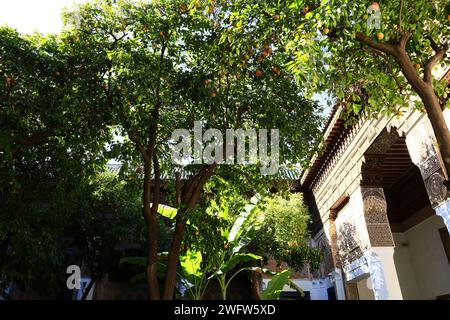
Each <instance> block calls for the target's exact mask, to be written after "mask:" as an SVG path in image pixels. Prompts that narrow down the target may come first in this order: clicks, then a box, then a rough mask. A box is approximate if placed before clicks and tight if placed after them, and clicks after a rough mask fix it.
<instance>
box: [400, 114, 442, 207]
mask: <svg viewBox="0 0 450 320" xmlns="http://www.w3.org/2000/svg"><path fill="white" fill-rule="evenodd" d="M406 144H407V145H408V150H409V154H410V156H411V159H412V161H413V162H414V163H415V164H416V165H417V166H418V167H419V169H420V173H421V175H422V178H423V180H424V183H425V187H426V189H427V193H428V197H429V199H430V203H431V205H432V207H433V208H437V207H439V206H440V205H441V204H443V203H444V202H446V201H447V199H449V198H450V193H449V192H448V190H447V189H446V188H445V186H444V184H443V181H444V180H445V178H444V173H443V171H442V168H441V164H440V161H439V158H438V153H437V151H436V147H435V145H436V144H435V139H434V136H433V131H432V128H431V125H430V123H429V120H428V119H426V118H424V119H423V120H422V121H421V122H420V123H418V124H417V125H416V127H415V128H414V129H412V130H411V131H410V132H409V134H408V135H407V137H406Z"/></svg>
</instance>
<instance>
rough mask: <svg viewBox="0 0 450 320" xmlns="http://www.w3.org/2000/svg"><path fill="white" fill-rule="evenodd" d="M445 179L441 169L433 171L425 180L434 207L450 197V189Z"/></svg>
mask: <svg viewBox="0 0 450 320" xmlns="http://www.w3.org/2000/svg"><path fill="white" fill-rule="evenodd" d="M444 180H445V179H444V176H443V174H442V170H441V169H439V170H438V171H437V172H435V173H433V174H432V175H431V176H430V177H428V178H427V179H426V180H425V187H426V189H427V192H428V197H429V198H430V202H431V205H432V206H433V208H436V207H438V206H439V205H440V204H442V203H444V202H445V200H446V199H447V198H448V197H449V194H448V190H447V188H446V187H445V185H444Z"/></svg>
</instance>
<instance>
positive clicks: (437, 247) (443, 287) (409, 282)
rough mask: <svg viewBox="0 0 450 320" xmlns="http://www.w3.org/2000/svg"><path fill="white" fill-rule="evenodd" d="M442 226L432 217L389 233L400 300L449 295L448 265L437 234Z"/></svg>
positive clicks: (442, 223) (437, 217)
mask: <svg viewBox="0 0 450 320" xmlns="http://www.w3.org/2000/svg"><path fill="white" fill-rule="evenodd" d="M442 227H445V225H444V222H443V220H442V218H441V217H439V216H437V215H432V216H431V217H429V218H428V219H426V220H424V221H422V222H421V223H419V224H417V225H415V226H414V227H412V228H410V229H409V230H407V231H406V232H404V233H394V234H393V236H394V241H395V254H394V260H395V265H396V268H397V274H398V277H399V281H400V285H401V289H402V294H403V297H404V299H436V296H440V295H444V294H450V266H449V263H448V260H447V257H446V255H445V251H444V247H443V245H442V240H441V237H440V234H439V229H440V228H442Z"/></svg>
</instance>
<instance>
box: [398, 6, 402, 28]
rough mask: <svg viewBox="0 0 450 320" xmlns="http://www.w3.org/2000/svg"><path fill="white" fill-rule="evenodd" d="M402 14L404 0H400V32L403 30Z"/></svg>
mask: <svg viewBox="0 0 450 320" xmlns="http://www.w3.org/2000/svg"><path fill="white" fill-rule="evenodd" d="M402 14H403V0H400V13H399V17H398V30H399V31H400V32H403V30H402V19H403V18H402Z"/></svg>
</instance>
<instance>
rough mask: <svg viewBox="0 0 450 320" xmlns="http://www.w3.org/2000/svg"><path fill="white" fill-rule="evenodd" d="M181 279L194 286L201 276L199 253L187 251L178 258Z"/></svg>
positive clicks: (200, 255)
mask: <svg viewBox="0 0 450 320" xmlns="http://www.w3.org/2000/svg"><path fill="white" fill-rule="evenodd" d="M180 264H181V270H182V273H183V277H184V278H185V279H186V280H187V281H189V282H190V283H192V284H196V283H197V282H198V280H199V279H200V278H201V276H202V270H201V264H202V254H201V252H200V251H191V250H188V251H187V252H186V253H185V254H184V255H182V256H180Z"/></svg>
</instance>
